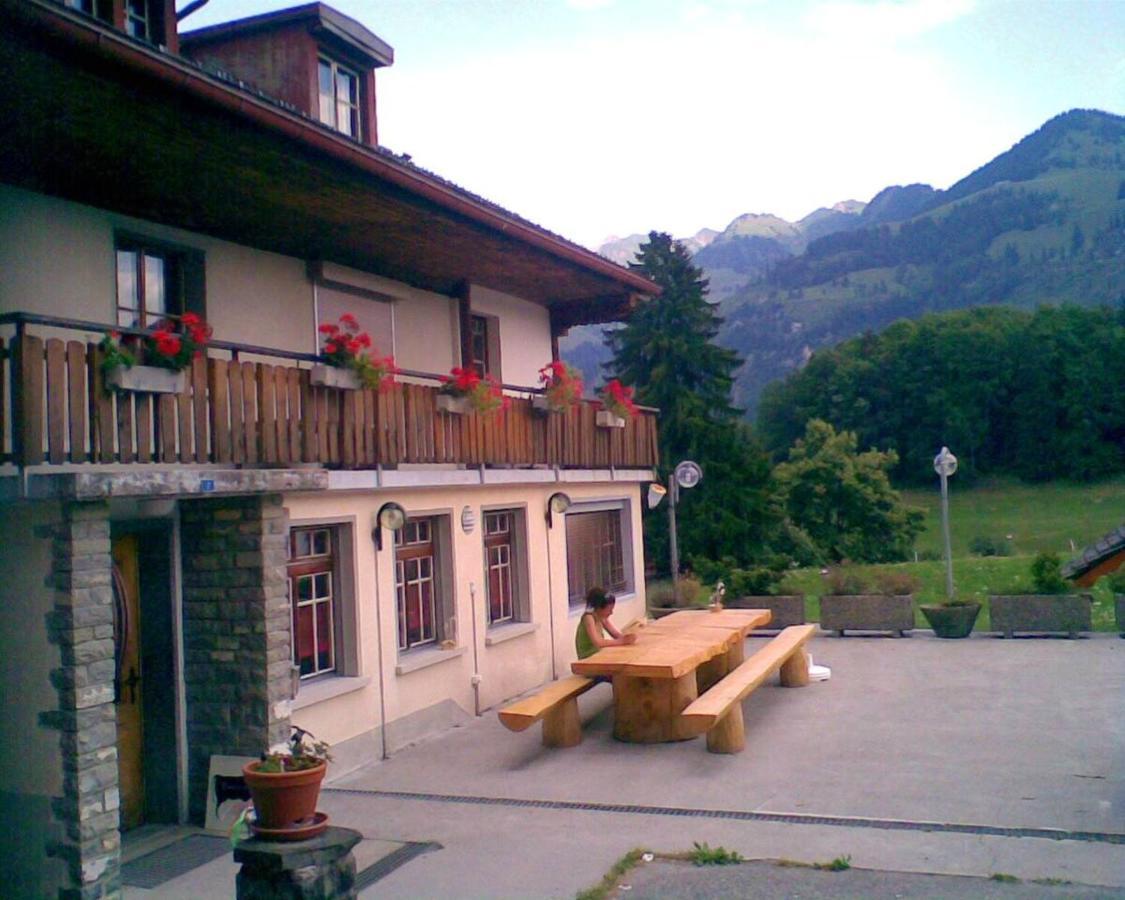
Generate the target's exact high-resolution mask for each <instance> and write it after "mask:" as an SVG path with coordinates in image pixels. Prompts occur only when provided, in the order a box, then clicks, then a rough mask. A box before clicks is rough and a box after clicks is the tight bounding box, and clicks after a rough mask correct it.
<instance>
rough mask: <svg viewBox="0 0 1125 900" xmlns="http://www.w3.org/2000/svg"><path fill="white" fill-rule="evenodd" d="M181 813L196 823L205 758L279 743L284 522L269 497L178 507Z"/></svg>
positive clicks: (276, 498)
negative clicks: (184, 794)
mask: <svg viewBox="0 0 1125 900" xmlns="http://www.w3.org/2000/svg"><path fill="white" fill-rule="evenodd" d="M180 510H181V516H180V534H181V546H182V549H183V557H182V569H183V631H184V682H185V689H186V704H187V710H186V715H187V742H188V794H189V796H188V806H189V811H190V814H191V818H192V820H193V821H196V822H199V823H202V822H203V820H204V815H205V812H206V810H205V804H206V798H207V784H206V781H207V771H208V765H209V762H210V758H211V756H212V755H214V754H224V755H235V756H258V754H259V753H261V752H262V751H263V750H265V749H266V748H267V747H269V746H270V745H272V744H276V743H278V742H280V741H283V740H285V739H286V738H287V737H288V736H289V698H290V690H291V681H290V666H291V664H292V663H291V660H292V653H291V650H290V644H289V616H290V612H289V600H288V591H287V579H286V573H285V563H286V556H287V547H286V541H287V540H288V538H287V523H286V519H285V510H284V508H283V507H282V505H281V496H280V495H278V494H266V495H257V496H253V497H220V498H208V499H201V500H187V501H183V502H182V503H181V506H180Z"/></svg>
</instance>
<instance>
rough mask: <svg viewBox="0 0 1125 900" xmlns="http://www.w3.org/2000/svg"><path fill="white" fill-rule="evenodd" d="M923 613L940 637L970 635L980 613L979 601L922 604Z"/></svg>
mask: <svg viewBox="0 0 1125 900" xmlns="http://www.w3.org/2000/svg"><path fill="white" fill-rule="evenodd" d="M919 608H920V609H921V610H922V615H923V616H925V617H926V621H927V622H929V623H930V627H931V628H932V629H933V630H934V634H935V635H937V636H938V637H939V638H963V637H968V636H969V632H971V631H972V630H973V625H974V624H975V623H976V621H977V616H978V615H979V614H980V604H979V603H966V604H963V605H961V606H936V605H935V606H922V607H919Z"/></svg>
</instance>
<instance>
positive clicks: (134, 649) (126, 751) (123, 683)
mask: <svg viewBox="0 0 1125 900" xmlns="http://www.w3.org/2000/svg"><path fill="white" fill-rule="evenodd" d="M112 552H113V605H114V622H113V630H114V642H115V647H114V661H115V663H116V672H117V678H116V694H117V698H116V702H117V777H118V784H119V787H120V791H121V828H122V830H128V829H130V828H136V827H137V826H138V825H141V824H143V823H144V809H145V779H144V766H143V760H142V748H143V746H144V719H143V716H142V714H141V708H142V707H141V678H142V674H143V673H142V672H141V654H140V634H141V628H140V615H141V604H140V595H141V590H140V570H139V564H138V561H139V554H138V540H137V536H136V535H124V536H121V537H117V538H114V539H113V544H112Z"/></svg>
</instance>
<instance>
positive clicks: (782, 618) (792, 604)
mask: <svg viewBox="0 0 1125 900" xmlns="http://www.w3.org/2000/svg"><path fill="white" fill-rule="evenodd" d="M784 577H785V573H784V571H783V569H781V568H779V567H778V566H777V565H776V564H772V565H763V566H751V567H750V568H747V569H733V570H732V571H731V573H730V576H729V578H730V585H731V592H732V593H733V594H734V595H735V596H734V598H733V599H731V600H728V601H727V606H728V607H729V608H730V609H768V610H769V611H770V620H769V624H767V625H763V626H762V630H771V631H772V630H776V631H780V630H781V629H782V628H788V627H789V626H790V625H803V624H804V623H805V595H804V594H783V593H780V592H779V588H781V587H782V583H783V582H782V579H783V578H784Z"/></svg>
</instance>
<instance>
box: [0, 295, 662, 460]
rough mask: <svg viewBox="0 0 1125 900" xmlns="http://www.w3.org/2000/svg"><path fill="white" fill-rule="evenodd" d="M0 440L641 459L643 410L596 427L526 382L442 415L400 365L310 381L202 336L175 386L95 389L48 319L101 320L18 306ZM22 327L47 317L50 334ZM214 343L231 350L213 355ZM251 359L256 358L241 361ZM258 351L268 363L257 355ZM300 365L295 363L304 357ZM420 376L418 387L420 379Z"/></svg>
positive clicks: (207, 450)
mask: <svg viewBox="0 0 1125 900" xmlns="http://www.w3.org/2000/svg"><path fill="white" fill-rule="evenodd" d="M0 324H14V325H15V326H16V327H15V333H14V335H12V336H11V337H10V338H8V339H7V340H2V339H0V358H2V359H0V362H2V365H0V398H3V397H4V395H5V393H6V392H7V391H9V390H10V400H9V402H8V403H7V404H5V403H3V402H0V442H2V444H0V450H2V454H3V459H4V461H5V462H11V463H15V464H16V465H18V466H38V465H44V464H46V465H62V464H82V463H98V464H106V463H124V464H145V463H180V464H183V463H191V464H216V465H224V466H240V467H245V468H255V467H261V468H271V467H285V466H295V465H306V464H313V465H320V466H325V467H330V468H341V469H368V468H375V467H377V466H396V465H398V464H402V463H446V464H448V463H455V464H464V465H470V466H509V467H519V466H559V467H569V468H605V467H618V468H651V467H653V466H655V465H656V464H657V443H656V415H655V410H651V409H642V411H641V414H640V415H638V416H637V417H636V418H634V419H632V420H627V421H626V424H625V427H624V428H603V427H598V426H597V425H595V412H596V407H595V405H594V404H592V403H589V402H584V403H582V404H581V405H580V406H578V407H576V408H574V409H571V410H570V411H568V412H565V413H553V414H548V415H543V414H542V413H539V412H538V411H536V410H534V409H533V406H532V400H531V397H532V396H533V395H534V394H535V393H536V392H535V391H534V390H533V389H529V388H516V389H509V390H508V391H506V392H507V393H509V394H516V395H515V396H511V406H510V408H509V409H507V410H505V411H501V412H497V413H492V414H478V413H470V414H466V415H449V414H446V413H442V412H439V411H438V410H437V409H436V405H435V398H436V397H437V394H438V390H437V379H436V377H434V376H428V375H424V374H423V373H409V375H408V377H407V378H406V379H405V380H406V381H407V382H409V383H400V384H396V385H395V386H394V388H393V390H391V391H389V392H386V393H380V392H379V391H375V390H357V391H349V390H338V389H335V388H328V387H320V386H316V385H313V384H310V381H309V366H310V364H311V363H312V362H313V361H314V359H315V358H314V357H313V356H311V355H309V354H298V353H285V352H283V351H277V350H270V349H268V348H261V347H250V346H245V345H241V346H240V345H234V344H225V343H222V342H218V341H216V342H213V343H212V344H211V345H210V347H209V348H208V356H207V358H198V359H196V360H195V361H194V363H193V365H192V366H191V367H190V368H189V369H188V386H187V389H186V390H185V391H184V392H182V393H179V394H149V393H142V392H132V391H130V392H114V391H110V390H106V388H105V385H104V384H103V379H102V367H101V351H100V350H99V349H98V345H97V344H96V343H87V342H83V341H79V340H74V339H68V338H67V337H65V336H56V335H58V334H59V329H80V330H82V331H84V332H90V331H106V330H108V328H107V327H106V326H104V325H97V324H93V323H87V322H74V321H71V320H64V319H57V318H54V317H47V316H32V315H28V314H22V313H14V314H8V315H6V316H2V317H0ZM28 325H36V326H45V327H46V329H47V330H48V331H49V335H48V336H42V335H36V334H31V333H29V331H28V328H27V326H28ZM220 353H225V354H226V355H228V357H229V358H225V359H224V358H219V355H218V354H220ZM246 355H252V356H254V357H255V361H252V362H251V361H245V360H243V359H241V357H243V356H246ZM262 357H271V358H276V359H278V360H279V361H278V362H276V363H274V362H262V361H258V360H260V359H261V358H262ZM302 364H303V365H302ZM424 379H428V380H429V382H430V383H421V382H422V381H423V380H424Z"/></svg>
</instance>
